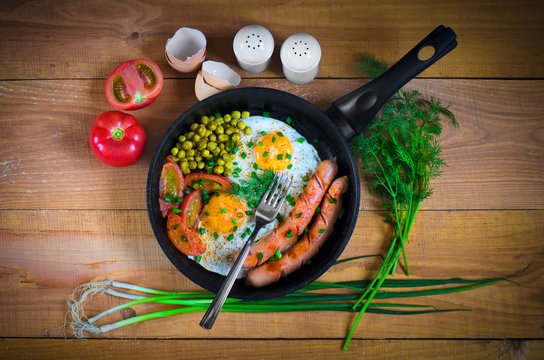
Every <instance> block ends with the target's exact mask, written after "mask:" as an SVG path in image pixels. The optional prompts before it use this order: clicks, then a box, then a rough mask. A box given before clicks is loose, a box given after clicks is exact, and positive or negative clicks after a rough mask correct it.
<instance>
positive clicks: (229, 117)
mask: <svg viewBox="0 0 544 360" xmlns="http://www.w3.org/2000/svg"><path fill="white" fill-rule="evenodd" d="M223 119H224V120H225V121H226V122H229V121H230V119H232V117H231V116H230V115H229V114H225V115H223Z"/></svg>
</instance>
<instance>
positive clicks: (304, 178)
mask: <svg viewBox="0 0 544 360" xmlns="http://www.w3.org/2000/svg"><path fill="white" fill-rule="evenodd" d="M302 180H304V181H308V180H310V177H309V176H308V175H304V176H303V177H302Z"/></svg>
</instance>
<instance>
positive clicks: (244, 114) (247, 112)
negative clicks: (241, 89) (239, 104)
mask: <svg viewBox="0 0 544 360" xmlns="http://www.w3.org/2000/svg"><path fill="white" fill-rule="evenodd" d="M248 117H249V111H242V118H243V119H247V118H248Z"/></svg>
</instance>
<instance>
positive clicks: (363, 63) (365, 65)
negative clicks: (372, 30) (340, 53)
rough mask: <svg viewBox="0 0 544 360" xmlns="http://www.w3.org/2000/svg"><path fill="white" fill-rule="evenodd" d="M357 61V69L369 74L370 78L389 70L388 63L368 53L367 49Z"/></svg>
mask: <svg viewBox="0 0 544 360" xmlns="http://www.w3.org/2000/svg"><path fill="white" fill-rule="evenodd" d="M355 61H357V63H358V65H357V67H356V70H357V71H359V72H362V73H363V74H366V75H368V77H369V78H370V79H375V78H377V77H378V76H380V75H381V74H382V73H383V72H385V70H387V64H386V63H384V62H383V61H380V60H378V59H376V57H375V56H374V55H372V54H370V53H367V52H366V51H363V54H362V55H361V56H360V57H358V58H357V59H355Z"/></svg>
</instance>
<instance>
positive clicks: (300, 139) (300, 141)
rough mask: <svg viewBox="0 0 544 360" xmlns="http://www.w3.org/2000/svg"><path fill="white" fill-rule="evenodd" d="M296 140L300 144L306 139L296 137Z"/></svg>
mask: <svg viewBox="0 0 544 360" xmlns="http://www.w3.org/2000/svg"><path fill="white" fill-rule="evenodd" d="M297 141H298V142H299V143H301V144H302V143H303V142H305V141H306V139H304V138H298V139H297Z"/></svg>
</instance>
